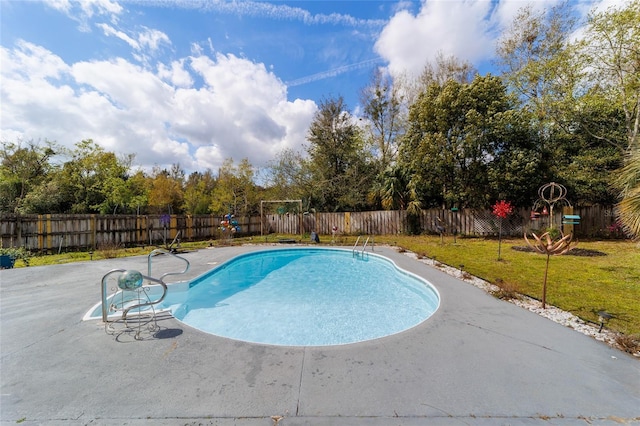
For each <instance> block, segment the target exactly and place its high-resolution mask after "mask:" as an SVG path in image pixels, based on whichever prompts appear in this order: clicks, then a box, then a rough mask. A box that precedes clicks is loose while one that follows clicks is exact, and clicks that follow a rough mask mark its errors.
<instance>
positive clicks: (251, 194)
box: [209, 158, 259, 216]
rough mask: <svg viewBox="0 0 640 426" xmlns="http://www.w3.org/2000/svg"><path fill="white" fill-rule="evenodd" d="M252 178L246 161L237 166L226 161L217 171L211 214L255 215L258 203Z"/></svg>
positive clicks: (249, 166) (252, 173)
mask: <svg viewBox="0 0 640 426" xmlns="http://www.w3.org/2000/svg"><path fill="white" fill-rule="evenodd" d="M253 176H254V170H253V166H252V165H251V163H249V160H248V159H246V158H245V159H243V160H242V161H241V162H240V164H239V165H238V166H236V165H235V164H234V163H233V159H232V158H228V159H226V160H225V161H224V163H223V164H222V166H221V167H220V169H219V170H218V178H217V184H216V186H215V188H214V190H213V193H212V200H211V204H210V206H209V208H210V210H211V212H212V213H213V214H217V215H225V214H228V213H231V214H234V215H236V216H250V215H255V214H256V213H257V212H258V211H259V203H258V199H257V190H256V186H255V183H254V181H253Z"/></svg>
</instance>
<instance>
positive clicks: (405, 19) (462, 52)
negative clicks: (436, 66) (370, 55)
mask: <svg viewBox="0 0 640 426" xmlns="http://www.w3.org/2000/svg"><path fill="white" fill-rule="evenodd" d="M492 7H493V6H492V3H491V2H489V1H486V0H468V1H427V2H424V3H423V4H422V7H421V9H420V11H419V12H418V14H417V15H415V16H414V15H412V14H411V13H410V12H409V11H407V10H401V11H399V12H398V13H396V14H395V15H394V16H393V17H392V18H391V20H390V21H389V23H388V24H387V25H386V26H385V27H384V29H383V30H382V32H381V33H380V36H379V38H378V40H377V42H376V44H375V50H376V51H377V52H378V53H379V54H380V55H381V56H382V57H384V58H385V59H386V60H388V61H389V70H390V71H391V72H392V73H393V74H394V75H397V74H400V73H403V72H407V73H409V74H411V75H418V74H419V73H420V72H421V71H422V69H423V68H424V65H425V63H427V62H428V61H432V60H433V59H434V58H435V56H436V54H437V53H438V52H439V51H442V52H443V53H444V54H445V55H454V56H456V57H458V58H460V59H464V60H468V61H470V62H472V63H473V62H476V61H479V60H483V59H486V58H488V57H490V56H491V55H492V54H493V52H494V45H493V35H492V34H493V25H494V23H493V22H492V11H493V9H492Z"/></svg>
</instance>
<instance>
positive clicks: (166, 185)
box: [148, 164, 184, 214]
mask: <svg viewBox="0 0 640 426" xmlns="http://www.w3.org/2000/svg"><path fill="white" fill-rule="evenodd" d="M183 177H184V172H183V171H182V169H181V168H180V165H178V164H174V165H173V166H172V168H171V170H170V171H169V170H166V169H160V168H159V167H154V169H153V171H152V176H151V177H150V183H149V200H148V202H149V207H150V208H151V209H152V212H153V213H168V214H175V213H180V212H182V205H183V197H184V192H183V187H182V178H183Z"/></svg>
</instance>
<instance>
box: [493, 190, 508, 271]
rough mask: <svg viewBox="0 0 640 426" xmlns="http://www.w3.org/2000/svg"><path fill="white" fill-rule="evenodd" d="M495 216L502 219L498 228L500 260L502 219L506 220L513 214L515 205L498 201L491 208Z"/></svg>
mask: <svg viewBox="0 0 640 426" xmlns="http://www.w3.org/2000/svg"><path fill="white" fill-rule="evenodd" d="M491 209H492V210H491V211H492V212H493V214H494V215H496V216H498V218H500V223H499V227H498V260H500V248H501V246H502V219H506V218H507V217H508V216H509V215H510V214H511V213H512V212H513V205H512V204H511V203H510V202H508V201H505V200H500V201H496V203H495V204H494V205H493V206H492V207H491Z"/></svg>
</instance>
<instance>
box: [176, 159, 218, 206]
mask: <svg viewBox="0 0 640 426" xmlns="http://www.w3.org/2000/svg"><path fill="white" fill-rule="evenodd" d="M215 186H216V180H215V178H214V176H213V173H212V172H211V170H207V171H205V172H204V173H200V172H193V173H191V174H190V175H189V178H188V179H187V182H186V184H185V189H184V205H183V209H184V211H185V212H186V213H188V214H194V215H195V214H207V213H209V206H210V204H211V201H212V193H213V190H214V188H215Z"/></svg>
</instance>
